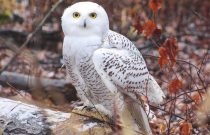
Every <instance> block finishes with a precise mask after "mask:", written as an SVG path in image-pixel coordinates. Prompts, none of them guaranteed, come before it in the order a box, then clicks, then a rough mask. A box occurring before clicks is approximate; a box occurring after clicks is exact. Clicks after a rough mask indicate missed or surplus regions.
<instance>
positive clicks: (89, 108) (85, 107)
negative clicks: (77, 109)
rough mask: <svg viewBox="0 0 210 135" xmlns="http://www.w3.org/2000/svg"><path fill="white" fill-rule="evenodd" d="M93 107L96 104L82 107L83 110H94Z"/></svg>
mask: <svg viewBox="0 0 210 135" xmlns="http://www.w3.org/2000/svg"><path fill="white" fill-rule="evenodd" d="M93 108H94V106H87V105H86V106H84V107H83V108H82V111H83V110H84V109H85V110H87V111H92V110H93Z"/></svg>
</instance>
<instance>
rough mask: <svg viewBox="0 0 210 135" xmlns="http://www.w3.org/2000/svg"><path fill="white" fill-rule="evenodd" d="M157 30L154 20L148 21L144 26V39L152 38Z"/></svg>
mask: <svg viewBox="0 0 210 135" xmlns="http://www.w3.org/2000/svg"><path fill="white" fill-rule="evenodd" d="M156 29H157V26H156V24H155V23H154V22H153V21H152V20H148V21H147V22H146V23H145V24H144V25H143V32H144V37H145V38H149V37H151V36H152V35H153V33H154V31H155V30H156Z"/></svg>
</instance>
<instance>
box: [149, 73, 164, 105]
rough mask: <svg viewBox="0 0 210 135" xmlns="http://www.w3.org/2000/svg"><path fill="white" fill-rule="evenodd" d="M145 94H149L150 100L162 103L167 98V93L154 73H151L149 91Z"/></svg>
mask: <svg viewBox="0 0 210 135" xmlns="http://www.w3.org/2000/svg"><path fill="white" fill-rule="evenodd" d="M145 95H147V98H148V100H149V101H150V102H153V103H156V104H160V103H162V102H163V100H164V98H165V94H164V93H163V91H162V89H161V88H160V86H159V85H158V83H157V82H156V81H155V79H154V77H153V76H152V75H149V80H148V84H147V91H146V94H145Z"/></svg>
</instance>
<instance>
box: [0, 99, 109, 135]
mask: <svg viewBox="0 0 210 135" xmlns="http://www.w3.org/2000/svg"><path fill="white" fill-rule="evenodd" d="M89 113H91V112H89ZM83 114H88V112H87V111H86V112H83ZM93 114H95V112H93ZM111 132H112V130H111V128H110V126H109V125H108V124H107V123H106V122H101V121H99V120H96V119H93V118H91V117H88V116H85V115H82V113H81V111H78V110H77V111H73V112H72V113H70V112H62V111H56V110H52V109H46V108H40V107H38V106H35V105H30V104H26V103H23V102H20V101H15V100H10V99H6V98H1V97H0V134H4V135H29V134H30V135H53V134H56V135H99V134H110V133H111Z"/></svg>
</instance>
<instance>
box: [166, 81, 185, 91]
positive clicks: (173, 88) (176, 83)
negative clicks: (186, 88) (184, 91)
mask: <svg viewBox="0 0 210 135" xmlns="http://www.w3.org/2000/svg"><path fill="white" fill-rule="evenodd" d="M182 85H183V83H182V81H180V80H179V79H173V80H172V81H171V82H170V83H169V86H168V88H169V92H170V93H176V92H178V90H179V89H180V88H181V87H182Z"/></svg>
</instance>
